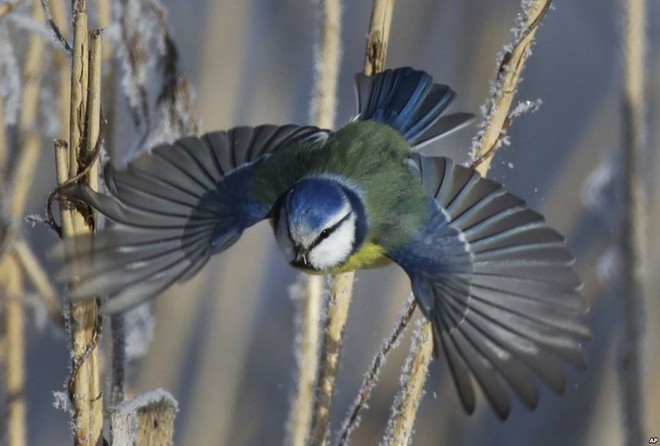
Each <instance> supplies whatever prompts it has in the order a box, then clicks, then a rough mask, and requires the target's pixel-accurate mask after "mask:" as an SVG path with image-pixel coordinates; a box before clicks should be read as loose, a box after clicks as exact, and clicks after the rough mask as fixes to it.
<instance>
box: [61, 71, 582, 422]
mask: <svg viewBox="0 0 660 446" xmlns="http://www.w3.org/2000/svg"><path fill="white" fill-rule="evenodd" d="M356 82H357V91H358V103H359V104H358V108H359V114H358V115H357V117H356V119H355V120H353V121H352V122H351V123H349V124H347V125H346V126H344V127H342V128H341V129H339V130H337V131H335V132H332V131H329V130H323V129H319V128H316V127H312V126H296V125H285V126H274V125H262V126H258V127H237V128H234V129H232V130H229V131H220V132H212V133H208V134H205V135H203V136H201V137H188V138H183V139H180V140H178V141H176V142H174V143H173V144H165V145H161V146H158V147H156V148H154V149H153V150H152V151H151V152H149V153H145V154H143V155H142V156H140V157H139V158H137V159H136V160H134V161H132V162H130V163H129V164H128V166H127V167H126V168H125V169H122V170H116V169H114V168H113V167H111V166H108V167H107V168H106V170H105V172H104V175H105V180H106V184H107V186H108V189H109V194H101V193H98V192H95V191H93V190H91V189H89V188H86V187H84V186H80V185H70V186H67V187H66V188H65V189H64V190H63V191H62V193H63V194H64V195H65V196H68V197H69V198H71V199H76V200H82V201H84V202H86V203H88V204H89V205H91V206H93V207H94V208H96V209H98V210H99V211H100V212H101V213H103V214H104V215H106V216H107V217H109V218H110V219H111V220H112V221H114V222H115V224H114V225H112V226H111V227H110V228H109V229H106V230H103V231H100V232H99V233H97V234H94V235H93V236H91V235H88V236H80V237H76V238H73V239H71V240H68V241H66V242H65V243H64V244H63V245H61V248H62V249H61V250H62V251H64V252H66V254H67V257H68V258H70V262H69V265H68V266H67V267H66V268H64V269H63V270H62V272H61V273H60V274H59V278H60V279H61V280H72V281H74V282H75V284H76V285H75V287H73V288H72V290H71V295H72V297H73V298H90V297H93V296H97V295H100V296H107V299H106V300H104V301H103V303H102V307H101V308H102V311H104V312H106V313H112V312H118V311H123V310H125V309H128V308H130V307H133V306H135V305H137V304H139V303H141V302H144V301H145V300H147V299H149V298H151V297H153V296H156V295H158V294H159V293H161V292H162V291H163V290H165V289H166V288H168V287H169V286H170V285H172V284H174V283H176V282H180V281H184V280H187V279H189V278H190V277H192V276H193V275H194V274H195V273H197V272H198V271H199V270H200V268H202V267H203V266H204V264H205V263H206V262H207V260H208V259H209V257H210V256H212V255H213V254H217V253H219V252H222V251H224V250H226V249H227V248H229V247H230V246H231V245H232V244H234V243H235V242H236V241H237V240H238V239H239V237H240V236H241V233H242V232H243V231H244V230H245V229H246V228H248V227H249V226H251V225H253V224H255V223H257V222H259V221H261V220H264V219H269V220H270V222H271V225H272V227H273V231H274V233H275V237H276V239H277V243H278V246H279V248H280V250H281V251H282V253H283V255H284V257H285V258H286V260H287V261H288V262H289V263H290V264H291V265H293V266H294V267H296V268H299V269H302V270H304V271H306V272H308V273H314V274H327V273H337V272H341V271H347V270H352V269H358V268H373V267H379V266H383V265H386V264H388V263H391V262H395V263H397V264H398V265H400V266H401V267H402V268H403V269H404V270H405V272H406V273H407V274H408V276H409V277H410V280H411V284H412V290H413V293H414V295H415V298H416V300H417V302H418V304H419V307H420V309H421V310H422V312H423V313H424V315H425V316H426V318H427V319H428V320H429V321H430V322H431V323H432V325H433V331H434V341H435V349H436V353H438V354H439V353H440V352H443V354H444V356H445V357H446V359H447V362H448V364H449V367H450V370H451V373H452V376H453V378H454V382H455V384H456V388H457V391H458V394H459V397H460V399H461V402H462V404H463V407H464V408H465V409H466V411H467V412H469V413H472V412H473V410H474V408H475V395H474V390H473V380H476V382H477V383H478V384H479V386H480V387H481V389H482V390H483V393H484V395H485V397H486V398H487V400H488V401H489V402H490V403H491V405H492V407H493V408H494V409H495V412H496V413H497V415H498V416H499V417H500V418H503V419H504V418H506V417H507V415H508V413H509V410H510V399H509V388H510V389H512V390H513V392H514V393H515V394H516V395H517V396H518V397H519V398H520V400H521V401H522V402H523V403H524V404H525V405H526V406H527V407H529V408H531V409H533V408H534V407H536V404H537V402H538V390H537V385H536V382H535V380H534V376H536V377H538V378H539V379H540V380H541V381H543V382H544V383H545V384H546V385H548V386H549V387H550V388H551V389H553V390H554V391H556V392H562V391H563V390H564V387H565V381H564V374H563V372H562V369H561V366H560V364H561V363H567V364H570V365H572V366H575V367H577V368H578V369H583V368H584V367H585V359H584V355H583V352H582V349H581V344H580V343H581V341H582V340H585V339H587V338H588V337H589V329H588V327H587V325H586V323H585V322H584V314H585V313H586V311H587V306H586V305H585V303H584V301H583V299H582V297H581V295H580V292H579V290H580V287H581V282H580V280H579V278H578V277H577V275H576V274H575V272H574V271H573V269H572V264H573V263H574V259H573V257H572V255H571V254H570V253H569V252H568V251H567V250H566V248H565V246H564V238H563V237H562V236H561V235H560V234H559V233H557V232H556V231H554V230H552V229H550V228H549V227H548V226H547V225H546V224H545V221H544V219H543V216H541V215H540V214H538V213H536V212H534V211H532V210H530V209H528V208H527V206H526V205H525V203H524V201H522V200H521V199H519V198H516V197H514V196H513V195H511V194H509V193H507V192H506V191H505V190H504V189H503V187H502V186H500V185H499V184H497V183H495V182H493V181H490V180H487V179H484V178H481V176H480V175H479V174H478V173H477V172H475V171H474V170H472V169H469V168H465V167H461V166H457V165H455V164H454V163H452V162H451V161H450V160H448V159H446V158H442V157H438V158H432V157H427V156H424V155H421V154H419V153H417V152H416V151H415V150H416V149H417V148H418V147H419V146H420V145H422V144H426V143H429V142H431V141H433V140H434V139H436V138H438V137H441V136H443V135H445V134H447V133H448V132H451V131H453V130H456V129H457V128H460V127H462V126H463V125H464V124H466V123H467V122H468V121H469V120H470V119H471V115H469V114H466V113H454V114H448V115H447V114H444V112H445V111H446V108H447V106H448V105H449V104H450V103H451V102H452V100H453V99H454V92H453V91H452V90H451V89H450V88H449V87H448V86H446V85H440V84H434V83H433V79H432V78H431V76H430V75H428V74H427V73H425V72H423V71H417V70H413V69H412V68H407V67H406V68H398V69H395V70H387V71H384V72H382V73H379V74H377V75H375V76H365V75H361V74H360V75H357V76H356Z"/></svg>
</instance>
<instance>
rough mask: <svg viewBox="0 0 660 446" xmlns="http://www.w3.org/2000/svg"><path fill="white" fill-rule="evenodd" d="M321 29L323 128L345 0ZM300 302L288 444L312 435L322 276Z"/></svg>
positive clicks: (318, 71)
mask: <svg viewBox="0 0 660 446" xmlns="http://www.w3.org/2000/svg"><path fill="white" fill-rule="evenodd" d="M319 6H320V8H319V9H320V14H319V16H320V19H321V20H320V22H321V26H320V33H319V42H318V44H317V45H316V56H315V58H316V60H315V86H314V93H313V95H314V96H313V100H312V104H311V109H312V119H313V121H314V122H315V124H316V125H317V126H319V127H321V128H333V127H334V124H335V109H336V102H337V73H338V71H339V61H340V58H341V48H340V41H341V39H340V37H341V0H324V1H322V2H320V4H319ZM306 282H307V283H306V286H305V294H304V296H303V301H302V302H301V304H300V305H299V306H298V308H299V310H298V311H299V312H300V315H299V320H300V323H299V324H298V329H299V330H300V331H299V333H298V336H297V338H298V339H297V341H296V347H295V348H296V361H297V364H296V367H297V372H296V393H295V396H294V399H293V404H292V407H291V412H290V413H289V420H288V423H287V439H286V441H285V444H288V445H291V446H303V445H304V444H305V442H306V440H307V438H308V437H309V435H310V429H311V423H312V413H313V411H314V407H313V406H314V394H315V383H316V378H317V374H318V369H319V338H320V331H321V330H320V323H321V318H320V315H321V306H322V299H323V282H324V278H323V277H322V276H307V279H306Z"/></svg>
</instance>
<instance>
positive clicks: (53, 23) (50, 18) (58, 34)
mask: <svg viewBox="0 0 660 446" xmlns="http://www.w3.org/2000/svg"><path fill="white" fill-rule="evenodd" d="M54 1H55V2H56V3H57V4H56V6H55V11H56V12H55V15H58V16H59V18H61V16H62V15H63V13H62V9H63V6H64V4H63V3H62V0H54ZM41 7H42V8H43V10H44V15H45V16H46V21H47V22H48V26H50V29H51V30H52V31H53V34H55V39H57V41H58V42H60V43H61V44H62V47H63V48H64V50H65V51H66V52H67V53H71V52H72V51H73V48H71V45H70V44H69V42H68V41H67V40H66V38H65V37H64V32H63V30H62V29H61V28H60V26H59V25H58V24H57V23H58V21H59V20H56V18H55V17H54V15H53V14H52V13H51V11H50V1H49V0H41ZM60 23H63V22H61V21H60Z"/></svg>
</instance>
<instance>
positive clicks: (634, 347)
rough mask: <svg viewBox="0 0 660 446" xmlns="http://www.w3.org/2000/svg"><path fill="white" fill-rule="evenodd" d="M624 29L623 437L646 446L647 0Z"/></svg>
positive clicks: (638, 2)
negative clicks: (644, 172)
mask: <svg viewBox="0 0 660 446" xmlns="http://www.w3.org/2000/svg"><path fill="white" fill-rule="evenodd" d="M623 4H624V7H625V8H624V16H625V19H624V31H623V59H622V62H623V86H622V87H623V90H622V98H621V112H622V120H623V200H621V201H622V203H623V215H622V217H621V218H622V222H621V242H620V243H621V252H622V257H623V260H622V265H623V271H622V276H623V287H624V290H625V292H624V293H623V298H624V306H623V328H624V329H623V336H622V339H621V343H620V346H619V348H620V351H619V355H620V356H619V361H618V362H619V387H620V390H619V393H620V397H621V415H622V422H623V430H624V440H625V444H627V445H636V444H642V443H644V442H645V441H646V439H647V438H648V436H646V435H645V427H644V424H645V423H644V390H643V389H644V380H643V373H642V370H643V364H642V358H643V355H644V353H643V347H642V339H643V333H644V315H645V311H644V290H643V285H642V284H643V276H642V262H643V259H644V249H643V247H644V246H645V241H644V240H643V233H644V231H643V228H644V226H643V223H644V218H645V215H644V214H645V209H644V202H643V197H642V175H641V172H640V166H641V162H642V158H643V156H644V153H645V152H646V151H647V137H646V122H645V111H646V98H647V92H646V90H645V70H646V67H645V51H646V2H645V0H625V1H624V2H623Z"/></svg>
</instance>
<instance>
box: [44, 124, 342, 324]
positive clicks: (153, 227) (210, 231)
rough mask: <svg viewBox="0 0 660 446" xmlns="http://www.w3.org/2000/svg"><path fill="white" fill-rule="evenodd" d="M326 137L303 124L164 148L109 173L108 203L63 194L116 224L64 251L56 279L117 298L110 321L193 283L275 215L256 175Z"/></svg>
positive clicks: (77, 189) (74, 190) (72, 190)
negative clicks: (273, 159) (280, 156)
mask: <svg viewBox="0 0 660 446" xmlns="http://www.w3.org/2000/svg"><path fill="white" fill-rule="evenodd" d="M328 134H329V132H328V131H327V130H321V129H318V128H316V127H300V126H295V125H286V126H274V125H263V126H259V127H237V128H234V129H232V130H229V131H226V132H225V131H220V132H213V133H208V134H205V135H203V136H201V137H199V138H198V137H188V138H183V139H180V140H178V141H176V142H174V143H172V144H165V145H161V146H158V147H156V148H154V149H153V150H152V151H151V152H150V153H145V154H143V155H142V156H140V157H139V158H137V159H136V160H134V161H132V162H131V163H129V164H128V166H127V167H126V168H125V169H122V170H115V169H114V168H112V167H109V168H107V169H106V170H105V172H104V176H105V180H106V184H107V186H108V189H109V192H110V194H109V195H105V194H101V193H97V192H94V191H92V190H91V189H89V188H86V187H83V186H80V185H70V186H67V187H66V188H65V189H64V190H63V191H62V193H63V194H64V195H66V196H68V197H69V198H72V199H76V200H82V201H84V202H86V203H88V204H89V205H91V206H93V207H94V208H96V209H97V210H98V211H99V212H101V213H102V214H104V215H106V216H107V217H109V218H110V219H111V220H113V221H114V222H115V223H116V225H113V226H112V227H110V228H108V229H106V230H103V231H100V232H98V233H96V234H94V235H87V236H78V237H75V238H73V239H69V240H67V241H65V242H63V243H62V244H61V245H59V247H58V248H56V251H57V253H59V255H60V256H65V257H66V258H67V259H68V264H67V266H66V267H65V268H64V269H63V270H62V271H60V273H59V274H58V279H59V280H62V281H72V280H73V281H74V282H76V286H75V287H73V288H72V290H71V296H72V297H73V298H89V297H94V296H105V295H107V296H109V299H108V300H106V301H105V302H104V303H103V304H102V310H103V311H104V312H106V313H111V312H118V311H122V310H125V309H127V308H130V307H132V306H134V305H137V304H138V303H141V302H143V301H145V300H146V299H148V298H150V297H152V296H155V295H157V294H159V293H161V292H162V291H163V290H165V289H166V288H167V287H169V286H170V285H172V284H173V283H175V282H179V281H184V280H187V279H189V278H190V277H192V276H193V275H194V274H195V273H197V272H198V271H199V269H200V268H201V267H202V266H204V264H205V263H206V262H207V261H208V259H209V258H210V256H211V255H213V254H215V253H218V252H221V251H224V250H225V249H227V248H228V247H230V246H231V245H232V244H233V243H235V242H236V240H238V238H239V237H240V235H241V233H242V232H243V230H244V229H245V228H247V227H249V226H251V225H253V224H254V223H256V222H258V221H260V220H262V219H264V218H265V217H266V215H267V213H268V212H269V206H268V204H267V203H263V202H260V201H259V200H258V199H257V198H255V197H254V196H253V192H252V188H251V186H252V183H251V181H252V172H253V170H254V167H255V166H257V165H259V164H260V163H263V162H267V161H266V160H267V158H268V157H269V156H270V155H271V154H273V153H275V152H279V151H281V150H283V149H287V148H290V147H292V146H294V145H297V144H319V145H320V144H322V142H323V141H324V140H325V139H326V138H327V136H328Z"/></svg>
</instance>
